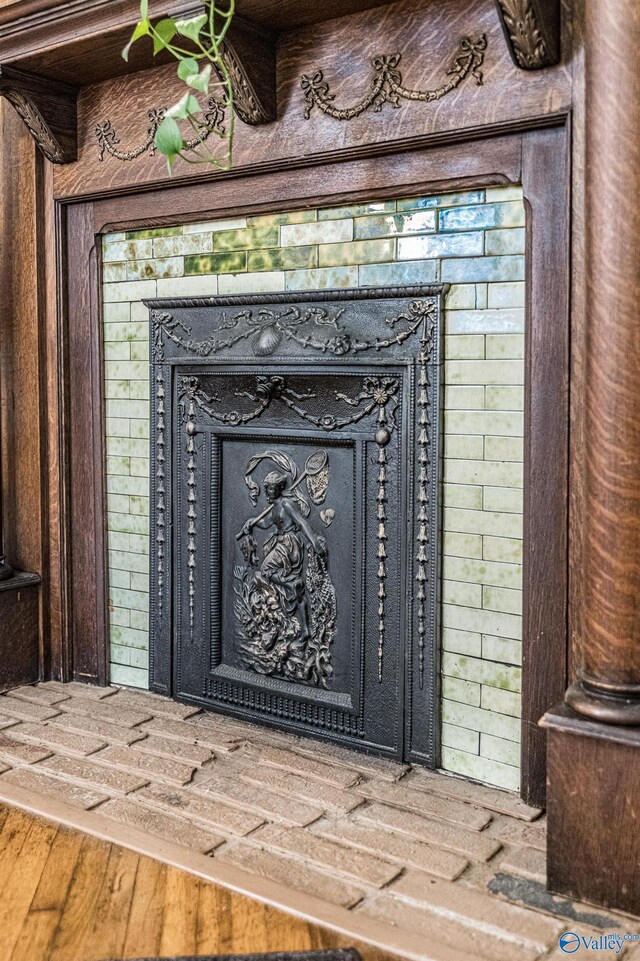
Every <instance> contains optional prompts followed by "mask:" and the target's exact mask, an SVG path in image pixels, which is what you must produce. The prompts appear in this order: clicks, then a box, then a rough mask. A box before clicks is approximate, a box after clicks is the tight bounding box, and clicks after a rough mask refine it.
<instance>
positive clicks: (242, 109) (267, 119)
mask: <svg viewBox="0 0 640 961" xmlns="http://www.w3.org/2000/svg"><path fill="white" fill-rule="evenodd" d="M223 56H224V61H225V63H226V66H227V70H228V71H229V75H230V77H231V86H232V87H233V99H234V109H235V112H236V114H237V115H238V117H239V118H240V120H242V121H243V123H246V124H249V125H250V126H257V125H258V124H263V123H271V122H272V121H273V120H275V119H276V117H277V114H278V105H277V97H276V35H275V34H272V33H269V31H267V30H263V29H257V28H256V27H255V26H254V25H253V24H250V23H247V22H246V21H244V20H241V19H239V18H238V17H235V18H234V21H233V25H232V28H231V31H230V39H227V40H225V42H224V49H223Z"/></svg>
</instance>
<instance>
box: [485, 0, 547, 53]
mask: <svg viewBox="0 0 640 961" xmlns="http://www.w3.org/2000/svg"><path fill="white" fill-rule="evenodd" d="M496 3H497V6H498V13H499V14H500V20H501V22H502V26H503V29H504V33H505V37H506V38H507V43H508V45H509V50H510V52H511V56H512V57H513V61H514V63H515V64H516V66H518V67H520V68H521V69H522V70H541V69H542V68H543V67H551V66H553V65H554V64H556V63H558V61H559V60H560V0H496Z"/></svg>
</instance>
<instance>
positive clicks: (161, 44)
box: [153, 17, 176, 57]
mask: <svg viewBox="0 0 640 961" xmlns="http://www.w3.org/2000/svg"><path fill="white" fill-rule="evenodd" d="M175 35H176V22H175V20H173V18H172V17H167V19H166V20H161V21H160V23H157V24H156V25H155V27H154V28H153V55H154V57H155V56H156V55H157V54H159V53H160V51H161V50H164V49H165V47H167V46H168V45H169V44H170V43H171V41H172V40H173V38H174V37H175Z"/></svg>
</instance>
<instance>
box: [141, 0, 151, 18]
mask: <svg viewBox="0 0 640 961" xmlns="http://www.w3.org/2000/svg"><path fill="white" fill-rule="evenodd" d="M140 19H141V20H148V19H149V0H140Z"/></svg>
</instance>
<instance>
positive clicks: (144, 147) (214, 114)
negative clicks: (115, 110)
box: [95, 97, 226, 163]
mask: <svg viewBox="0 0 640 961" xmlns="http://www.w3.org/2000/svg"><path fill="white" fill-rule="evenodd" d="M165 109H166V108H165V107H159V108H154V109H153V110H149V112H148V113H147V118H148V120H149V128H148V130H147V136H146V140H144V142H143V143H141V144H138V146H137V147H133V148H132V149H131V150H120V149H119V148H118V144H119V143H120V138H119V137H118V133H117V131H116V129H115V127H114V126H113V124H112V123H111V121H110V120H103V121H102V122H101V123H98V124H96V128H95V135H96V141H97V143H98V147H99V148H100V156H99V157H98V161H99V162H100V163H102V162H103V161H104V158H105V154H106V153H108V154H109V155H110V156H111V157H114V158H115V159H116V160H121V161H123V162H127V161H131V160H137V159H138V157H141V156H142V155H143V154H145V153H148V154H149V156H150V157H153V156H155V154H156V144H155V137H156V133H157V132H158V127H159V126H160V124H161V123H162V121H163V120H164V115H165ZM225 111H226V105H225V103H224V101H222V100H218V99H217V98H216V97H209V99H208V101H207V109H206V111H205V113H204V118H203V122H202V123H201V124H200V126H199V132H200V136H198V137H194V138H193V139H192V140H188V141H187V144H186V148H185V149H187V150H193V149H194V148H195V147H197V146H198V144H201V143H205V142H206V141H207V140H208V139H209V137H210V136H211V134H212V133H218V134H220V135H224V133H225V124H224V121H225Z"/></svg>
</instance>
